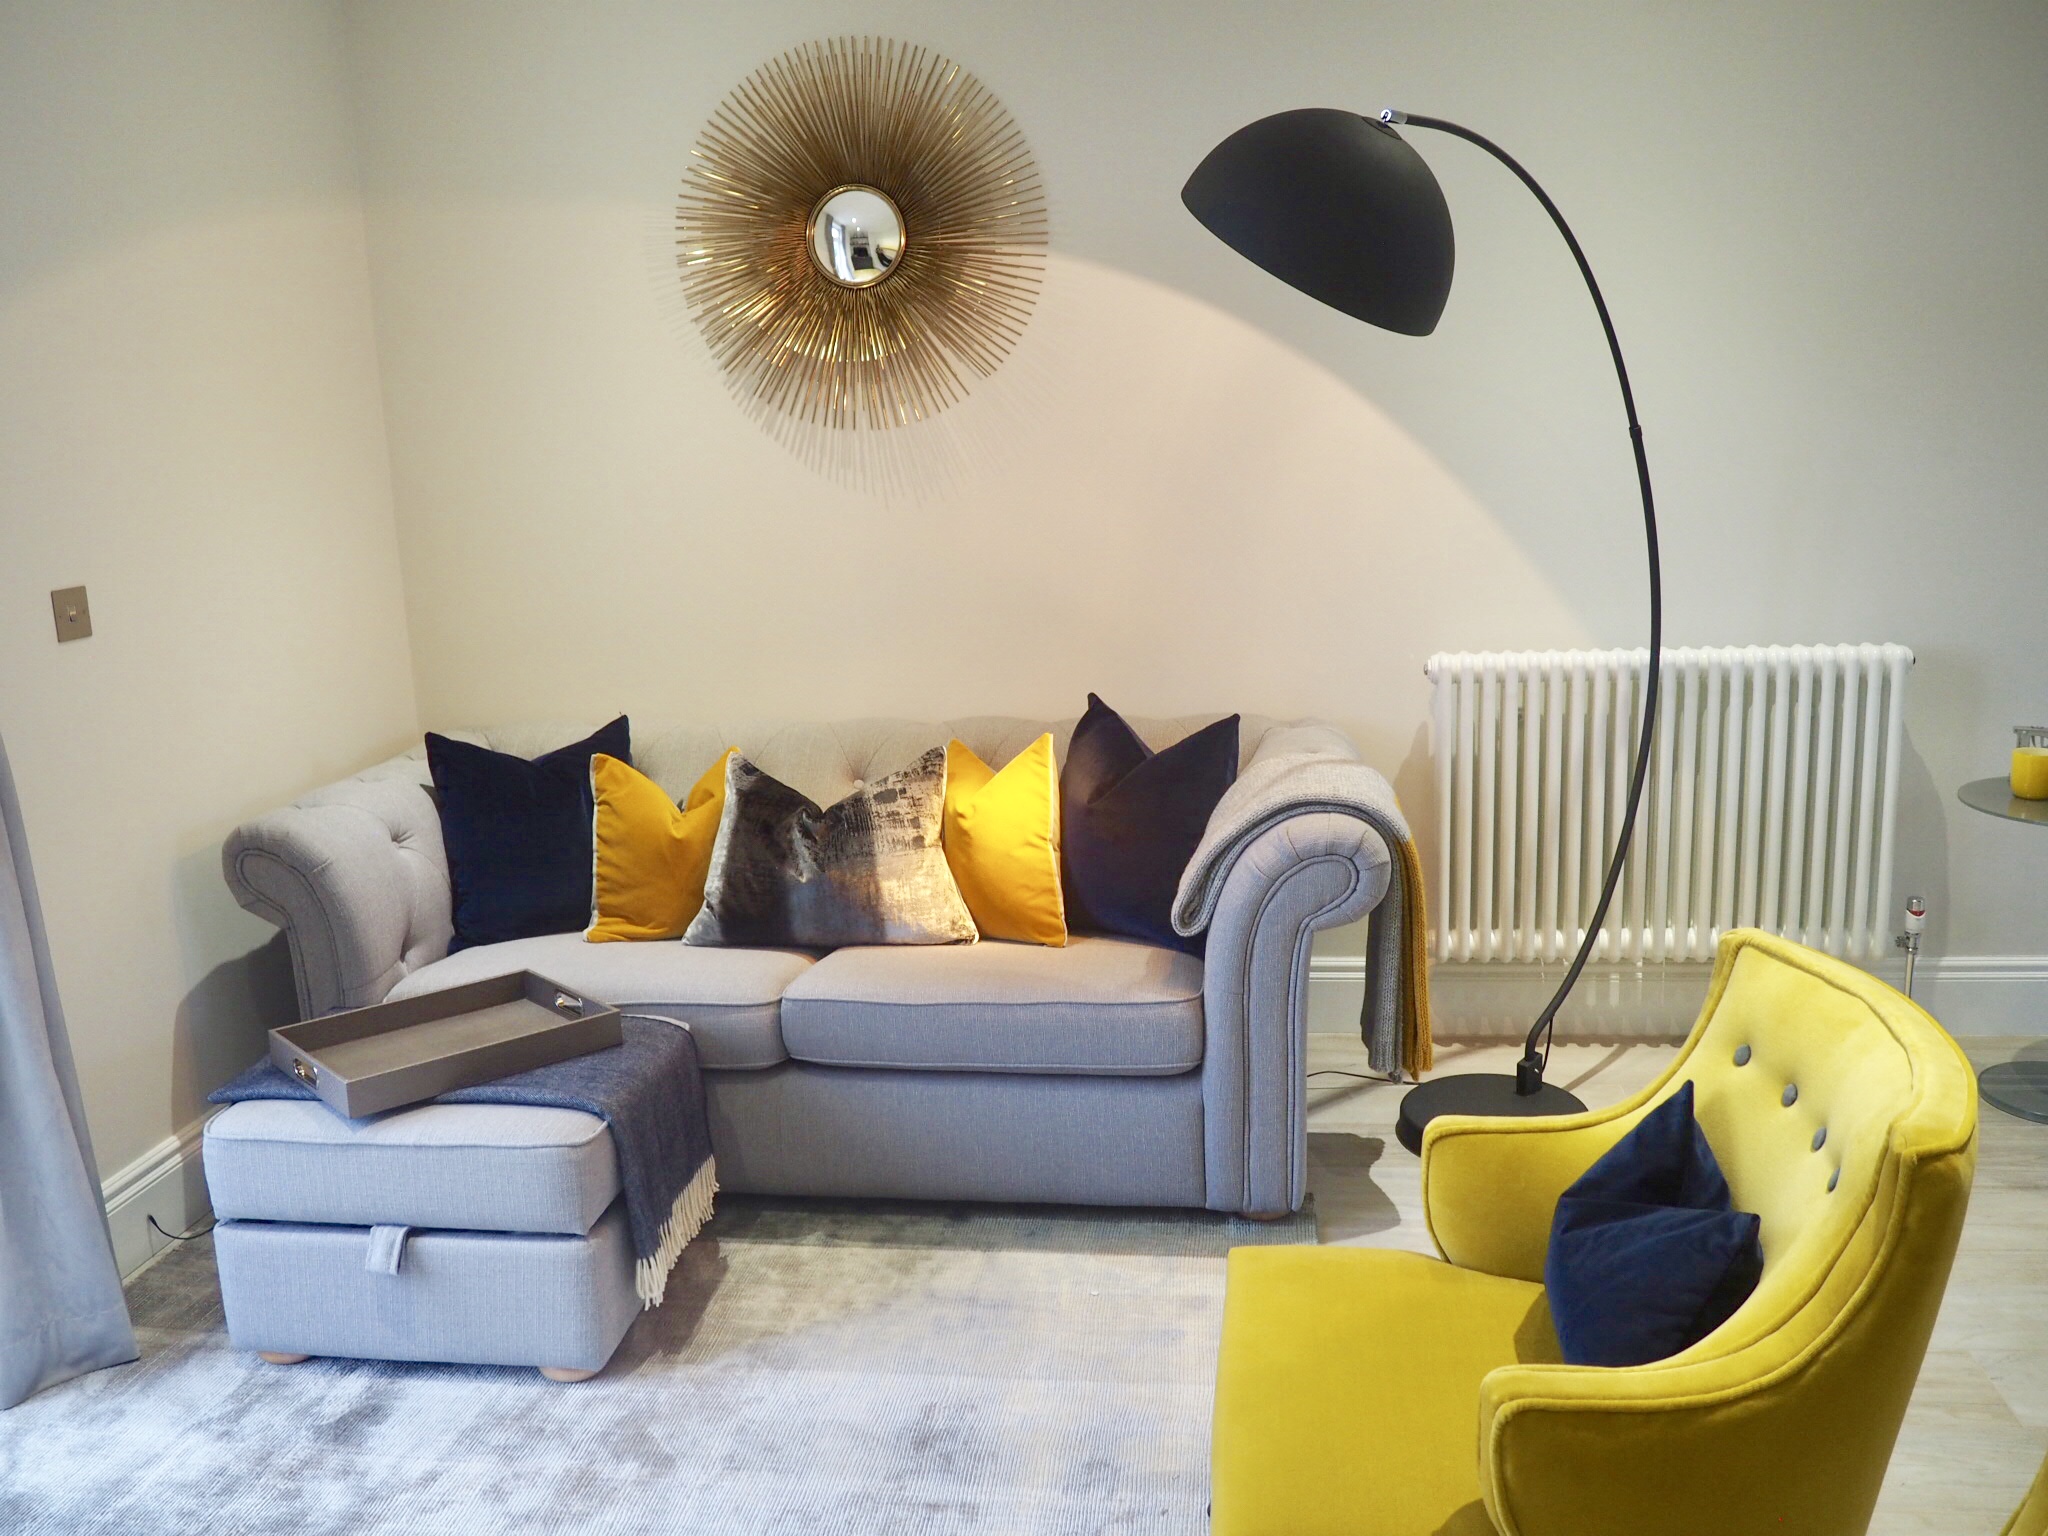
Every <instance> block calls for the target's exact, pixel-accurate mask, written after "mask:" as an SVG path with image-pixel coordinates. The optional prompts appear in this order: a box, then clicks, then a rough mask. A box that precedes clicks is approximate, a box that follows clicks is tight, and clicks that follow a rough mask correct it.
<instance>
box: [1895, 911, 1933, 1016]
mask: <svg viewBox="0 0 2048 1536" xmlns="http://www.w3.org/2000/svg"><path fill="white" fill-rule="evenodd" d="M1926 929H1927V903H1926V902H1924V901H1922V900H1921V899H1920V898H1919V897H1918V896H1908V897H1907V898H1906V928H1905V931H1904V932H1903V933H1901V934H1900V935H1899V936H1898V937H1897V938H1895V939H1893V940H1892V943H1894V944H1896V945H1897V946H1898V947H1899V948H1900V949H1903V950H1904V951H1905V952H1906V996H1908V997H1911V996H1912V995H1913V964H1914V962H1915V961H1917V960H1918V959H1919V958H1920V935H1921V934H1922V933H1923V932H1925V931H1926Z"/></svg>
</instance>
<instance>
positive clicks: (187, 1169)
mask: <svg viewBox="0 0 2048 1536" xmlns="http://www.w3.org/2000/svg"><path fill="white" fill-rule="evenodd" d="M205 1125H206V1121H205V1120H204V1119H199V1120H194V1121H193V1122H192V1123H191V1124H190V1125H188V1126H186V1127H185V1128H184V1129H183V1130H181V1131H179V1132H178V1133H177V1134H176V1135H174V1136H166V1137H165V1138H164V1139H163V1140H162V1141H160V1142H158V1143H157V1144H156V1145H155V1146H153V1147H151V1148H150V1149H149V1150H148V1151H147V1152H145V1153H143V1154H142V1156H140V1157H138V1158H137V1159H135V1161H134V1162H132V1163H130V1164H129V1165H128V1166H127V1167H125V1168H122V1169H120V1170H118V1171H117V1172H115V1173H113V1174H111V1175H109V1176H108V1177H107V1178H106V1179H104V1180H102V1181H101V1184H100V1190H101V1193H102V1194H103V1195H104V1197H105V1199H106V1202H107V1225H108V1227H109V1228H110V1229H111V1230H112V1231H113V1234H114V1262H115V1263H116V1264H118V1265H119V1266H120V1268H121V1278H122V1279H123V1280H126V1279H127V1278H128V1277H129V1276H130V1275H132V1274H134V1273H135V1272H136V1271H137V1270H138V1269H140V1268H142V1266H143V1265H145V1264H147V1263H148V1262H149V1261H150V1260H151V1259H153V1258H155V1257H156V1256H157V1255H158V1254H159V1253H162V1252H163V1251H164V1249H166V1248H169V1247H171V1246H172V1243H171V1240H170V1239H169V1238H167V1237H165V1236H163V1235H162V1233H159V1232H156V1231H153V1230H152V1229H151V1227H150V1225H149V1218H150V1217H152V1216H154V1217H155V1218H156V1224H157V1225H158V1226H159V1227H162V1228H163V1229H164V1231H165V1232H189V1231H191V1230H192V1229H193V1228H194V1227H197V1226H201V1225H203V1224H204V1223H205V1221H206V1219H207V1217H208V1216H209V1215H210V1214H211V1213H212V1209H213V1208H212V1206H211V1205H210V1204H209V1203H208V1201H207V1196H206V1177H205V1174H204V1173H203V1172H202V1170H201V1168H200V1164H199V1133H200V1132H201V1131H202V1130H203V1129H204V1128H205Z"/></svg>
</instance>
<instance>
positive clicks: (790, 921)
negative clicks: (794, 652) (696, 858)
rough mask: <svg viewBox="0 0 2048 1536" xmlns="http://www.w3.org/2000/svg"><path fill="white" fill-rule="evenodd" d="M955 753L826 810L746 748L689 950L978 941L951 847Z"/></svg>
mask: <svg viewBox="0 0 2048 1536" xmlns="http://www.w3.org/2000/svg"><path fill="white" fill-rule="evenodd" d="M945 809H946V749H945V748H944V747H933V748H932V749H931V750H930V751H928V752H925V753H923V754H922V755H920V756H919V757H918V758H917V760H916V761H915V762H913V763H911V764H910V765H909V766H908V767H906V768H900V769H898V770H897V771H896V772H894V773H891V774H886V775H884V776H883V777H882V778H879V779H876V780H875V781H873V782H872V783H864V784H861V785H860V786H859V787H857V788H856V789H854V791H853V792H852V793H851V794H849V795H847V796H846V797H845V798H843V799H841V800H839V801H837V802H835V803H834V804H832V805H830V806H828V807H825V808H824V809H820V808H819V807H818V806H817V805H816V804H815V803H814V802H813V801H812V800H810V799H809V798H808V797H807V796H805V795H802V794H800V793H798V792H797V791H796V790H794V789H791V788H790V787H789V786H788V785H787V784H785V783H783V782H782V781H781V780H780V779H778V778H776V777H775V776H774V775H773V774H768V773H764V772H762V771H761V769H759V768H758V767H756V766H755V765H754V764H753V763H751V762H749V761H748V760H747V759H746V757H745V756H744V755H742V754H740V753H734V754H733V755H732V756H731V757H730V758H728V759H727V760H726V765H725V810H724V813H723V815H722V816H721V817H720V819H719V823H718V842H717V845H716V846H715V847H713V848H712V850H711V869H710V872H709V873H708V874H707V875H706V876H705V879H704V906H703V908H702V910H700V911H699V912H698V913H697V915H696V917H695V918H694V919H692V920H691V923H690V931H689V932H688V933H686V934H684V935H683V942H684V943H686V944H742V945H748V944H801V945H805V946H807V947H811V948H817V949H829V948H832V947H834V946H836V945H841V944H972V943H973V942H974V940H975V937H976V934H975V928H974V918H973V917H972V916H971V915H970V914H969V913H968V911H967V903H966V902H965V901H964V900H963V899H962V898H961V895H960V888H959V887H958V886H957V885H955V884H954V883H953V871H952V867H951V866H950V865H948V864H947V862H946V854H945V850H944V849H943V848H942V847H941V846H940V843H939V836H940V830H941V827H942V825H943V822H944V818H945Z"/></svg>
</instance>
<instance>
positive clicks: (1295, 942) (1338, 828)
mask: <svg viewBox="0 0 2048 1536" xmlns="http://www.w3.org/2000/svg"><path fill="white" fill-rule="evenodd" d="M1391 874H1392V855H1391V853H1390V851H1389V849H1388V848H1387V845H1386V841H1385V840H1384V839H1383V838H1382V837H1381V836H1380V834H1379V833H1378V832H1377V831H1375V830H1374V829H1373V828H1372V827H1371V826H1369V825H1367V824H1366V823H1365V822H1364V821H1362V820H1360V819H1359V818H1358V817H1356V816H1348V815H1345V814H1343V813H1341V812H1336V811H1309V812H1305V813H1303V814H1302V815H1299V816H1292V817H1289V818H1287V819H1286V820H1284V821H1281V822H1277V823H1275V824H1274V825H1273V826H1270V827H1268V828H1267V829H1266V830H1265V831H1263V832H1261V833H1259V835H1258V836H1257V837H1256V838H1254V839H1253V840H1252V842H1251V843H1250V844H1249V845H1248V846H1247V847H1246V848H1245V849H1244V850H1243V852H1242V853H1240V854H1239V855H1238V857H1237V860H1236V862H1235V864H1234V865H1233V866H1232V868H1231V870H1230V873H1229V874H1228V875H1227V876H1226V877H1225V879H1224V882H1223V889H1222V892H1221V894H1220V895H1219V897H1218V898H1217V902H1216V910H1215V914H1214V915H1213V916H1212V917H1211V918H1210V920H1209V928H1208V933H1209V942H1208V953H1207V958H1206V960H1205V963H1204V972H1203V978H1202V1011H1203V1016H1204V1019H1205V1027H1206V1031H1207V1041H1206V1046H1205V1049H1204V1052H1203V1057H1202V1107H1203V1121H1204V1135H1205V1137H1206V1143H1207V1145H1206V1148H1205V1152H1206V1162H1207V1169H1208V1205H1209V1208H1210V1209H1211V1210H1218V1211H1239V1212H1243V1213H1245V1214H1247V1215H1259V1216H1277V1215H1281V1214H1284V1213H1285V1212H1288V1211H1292V1210H1295V1209H1297V1208H1298V1207H1299V1206H1300V1205H1301V1202H1302V1199H1303V1197H1304V1196H1305V1195H1306V1194H1307V1183H1308V1085H1307V1081H1306V1077H1305V1073H1306V1056H1307V1051H1308V967H1309V947H1310V943H1311V941H1312V940H1313V939H1314V937H1315V934H1316V932H1317V931H1318V930H1319V929H1323V928H1331V927H1335V926H1336V925H1337V924H1339V923H1349V922H1355V921H1356V920H1357V919H1359V918H1361V917H1363V916H1365V915H1366V913H1368V912H1370V911H1371V910H1372V909H1373V908H1374V907H1375V906H1377V905H1378V904H1379V901H1380V898H1381V897H1383V896H1385V895H1386V893H1387V886H1388V883H1389V880H1390V878H1391Z"/></svg>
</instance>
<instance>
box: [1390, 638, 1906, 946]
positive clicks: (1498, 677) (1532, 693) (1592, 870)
mask: <svg viewBox="0 0 2048 1536" xmlns="http://www.w3.org/2000/svg"><path fill="white" fill-rule="evenodd" d="M1648 660H1649V653H1648V652H1647V650H1632V651H1520V652H1506V653H1496V652H1484V653H1480V654H1470V653H1456V654H1439V655H1436V656H1432V657H1431V658H1430V659H1429V664H1428V667H1427V669H1426V670H1427V671H1428V674H1429V677H1430V680H1431V681H1432V682H1433V683H1434V684H1435V701H1434V717H1433V730H1434V751H1435V760H1436V774H1437V846H1436V883H1435V889H1434V890H1433V891H1432V893H1431V896H1432V903H1433V907H1434V910H1433V913H1432V917H1433V920H1434V926H1435V930H1436V943H1435V949H1436V957H1437V958H1438V959H1439V960H1505V961H1523V962H1547V961H1557V962H1562V961H1567V960H1569V959H1570V958H1571V955H1572V953H1573V952H1574V951H1575V950H1576V949H1577V947H1578V945H1579V943H1580V941H1581V939H1582V938H1583V937H1584V935H1585V923H1586V921H1587V919H1588V918H1589V917H1590V916H1591V915H1592V911H1593V907H1594V904H1595V903H1596V902H1597V901H1598V899H1599V894H1600V882H1601V880H1602V878H1603V877H1604V875H1605V873H1606V869H1607V860H1608V856H1609V853H1610V851H1611V850H1612V848H1613V846H1614V839H1615V836H1616V833H1617V832H1618V831H1619V828H1620V822H1621V814H1622V810H1623V808H1624V807H1625V805H1626V804H1627V800H1628V779H1629V770H1630V767H1631V764H1632V760H1633V755H1634V747H1635V741H1636V733H1637V731H1638V729H1639V728H1640V724H1641V719H1642V694H1643V682H1644V676H1645V673H1646V671H1647V667H1648ZM1912 665H1913V653H1912V652H1911V651H1910V650H1908V649H1907V648H1906V647H1905V646H1903V645H1790V646H1780V645H1772V646H1754V645H1751V646H1721V647H1714V648H1709V649H1689V648H1688V649H1677V648H1668V649H1666V650H1665V652H1664V668H1663V695H1662V699H1661V701H1660V703H1659V708H1658V723H1657V738H1656V744H1655V749H1654V752H1653V753H1652V756H1651V759H1650V776H1649V781H1648V783H1647V784H1646V786H1645V787H1644V791H1643V804H1642V809H1641V810H1640V811H1639V812H1638V813H1637V817H1636V831H1635V838H1634V841H1633V842H1632V843H1631V845H1630V850H1629V858H1628V865H1627V870H1626V873H1625V874H1624V876H1623V880H1622V884H1621V888H1620V890H1619V891H1618V892H1617V893H1616V895H1615V898H1614V904H1613V906H1612V907H1611V908H1610V909H1609V910H1608V914H1607V921H1606V923H1605V925H1604V926H1603V927H1602V929H1601V933H1600V938H1599V943H1598V947H1597V948H1596V949H1595V950H1594V955H1593V958H1594V959H1596V960H1607V961H1623V962H1627V961H1661V960H1706V959H1709V958H1711V957H1712V955H1713V952H1714V945H1715V942H1716V941H1717V940H1718V939H1719V938H1720V936H1721V934H1722V932H1723V931H1724V930H1725V929H1729V928H1740V927H1751V926H1754V927H1760V928H1767V929H1771V930H1773V931H1775V932H1779V933H1783V934H1785V935H1787V936H1788V937H1791V938H1794V939H1797V940H1799V941H1800V942H1802V943H1805V944H1810V945H1813V946H1814V947H1815V948H1818V949H1824V950H1827V951H1829V952H1831V953H1833V954H1838V955H1843V956H1846V957H1848V958H1851V959H1863V958H1875V957H1877V956H1879V955H1882V954H1884V953H1886V952H1887V941H1886V935H1885V931H1884V930H1885V927H1886V924H1887V920H1888V918H1889V915H1890V908H1891V886H1892V853H1893V824H1894V821H1895V819H1896V818H1895V812H1896V810H1897V805H1898V785H1899V751H1900V742H1901V733H1902V723H1903V719H1904V704H1905V689H1906V677H1907V674H1908V672H1909V671H1910V670H1911V668H1912Z"/></svg>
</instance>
